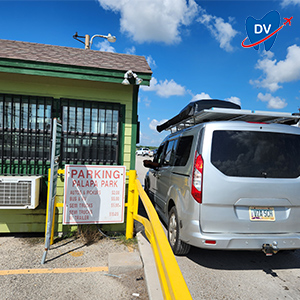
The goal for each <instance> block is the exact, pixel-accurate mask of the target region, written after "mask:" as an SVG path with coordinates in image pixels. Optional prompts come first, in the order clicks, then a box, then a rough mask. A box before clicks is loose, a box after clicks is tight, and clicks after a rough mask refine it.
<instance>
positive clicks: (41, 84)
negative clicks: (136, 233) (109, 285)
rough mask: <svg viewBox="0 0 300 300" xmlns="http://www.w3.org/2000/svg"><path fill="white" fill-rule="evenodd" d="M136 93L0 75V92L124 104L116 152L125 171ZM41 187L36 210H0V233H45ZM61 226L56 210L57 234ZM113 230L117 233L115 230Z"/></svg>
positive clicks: (130, 156)
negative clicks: (118, 151)
mask: <svg viewBox="0 0 300 300" xmlns="http://www.w3.org/2000/svg"><path fill="white" fill-rule="evenodd" d="M137 92H138V89H137V88H136V87H134V86H124V85H122V84H120V83H110V82H99V81H98V82H96V81H91V80H77V79H68V78H56V77H47V76H36V75H24V74H12V73H4V72H2V73H1V72H0V93H4V94H19V95H30V96H42V97H53V98H54V99H60V98H69V99H79V100H90V101H102V102H116V103H120V104H122V105H124V107H125V111H124V113H125V123H124V125H123V128H122V136H121V147H120V151H122V153H121V163H122V165H125V166H126V170H127V171H128V170H130V169H135V160H134V157H135V156H134V153H135V139H136V122H137V116H136V113H137ZM42 186H43V187H42V189H43V194H42V197H41V199H40V205H39V206H38V207H37V208H36V209H34V210H26V209H22V210H21V209H17V210H16V209H2V210H1V209H0V233H16V232H44V231H45V215H46V194H45V186H46V179H44V180H43V182H42ZM57 199H58V201H62V199H63V182H61V183H59V187H58V197H57ZM61 223H62V209H59V213H58V218H57V222H56V230H57V231H59V232H63V231H65V230H64V228H63V226H62V224H61ZM66 230H69V228H67V229H66ZM112 230H113V229H112ZM115 230H118V227H116V229H115Z"/></svg>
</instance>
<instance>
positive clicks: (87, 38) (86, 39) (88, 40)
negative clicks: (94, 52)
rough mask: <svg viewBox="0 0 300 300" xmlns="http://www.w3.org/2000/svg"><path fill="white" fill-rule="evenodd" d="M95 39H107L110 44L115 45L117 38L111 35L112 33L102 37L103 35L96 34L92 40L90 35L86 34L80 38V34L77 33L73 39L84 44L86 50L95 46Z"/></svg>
mask: <svg viewBox="0 0 300 300" xmlns="http://www.w3.org/2000/svg"><path fill="white" fill-rule="evenodd" d="M95 37H102V38H105V39H107V40H108V41H109V42H110V43H114V42H115V41H116V40H117V38H116V37H115V36H113V35H111V34H110V33H109V34H108V35H102V34H95V35H93V36H92V37H91V38H90V36H89V35H88V34H86V35H85V36H80V35H78V33H77V32H76V33H75V34H74V35H73V38H74V39H75V40H77V41H79V42H81V43H83V44H84V45H85V49H91V47H92V44H93V39H94V38H95ZM79 39H84V41H82V40H79Z"/></svg>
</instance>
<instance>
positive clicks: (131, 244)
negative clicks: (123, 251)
mask: <svg viewBox="0 0 300 300" xmlns="http://www.w3.org/2000/svg"><path fill="white" fill-rule="evenodd" d="M117 240H119V242H120V243H122V244H124V245H125V246H126V247H132V248H136V247H137V244H138V241H137V238H136V237H134V238H132V239H126V236H125V235H120V236H118V237H117Z"/></svg>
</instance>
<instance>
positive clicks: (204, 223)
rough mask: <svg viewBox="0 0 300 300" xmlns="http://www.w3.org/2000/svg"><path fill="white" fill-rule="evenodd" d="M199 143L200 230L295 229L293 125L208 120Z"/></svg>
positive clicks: (297, 156) (297, 159) (297, 134)
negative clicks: (202, 166)
mask: <svg viewBox="0 0 300 300" xmlns="http://www.w3.org/2000/svg"><path fill="white" fill-rule="evenodd" d="M237 128H238V129H237ZM203 145H206V146H207V145H209V146H208V147H203V150H202V152H203V153H202V156H203V160H204V172H203V173H204V175H203V203H202V205H201V211H200V224H201V229H202V231H203V232H211V233H225V232H226V233H250V234H251V233H288V232H300V227H299V220H300V129H299V128H293V127H291V126H286V125H274V124H272V125H271V124H249V123H245V122H218V123H212V124H208V125H207V127H206V131H205V136H204V142H203Z"/></svg>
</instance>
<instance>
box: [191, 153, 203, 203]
mask: <svg viewBox="0 0 300 300" xmlns="http://www.w3.org/2000/svg"><path fill="white" fill-rule="evenodd" d="M202 181H203V158H202V156H201V155H200V154H198V153H197V151H196V154H195V160H194V170H193V178H192V196H193V197H194V199H195V200H196V201H197V202H198V203H202Z"/></svg>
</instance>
